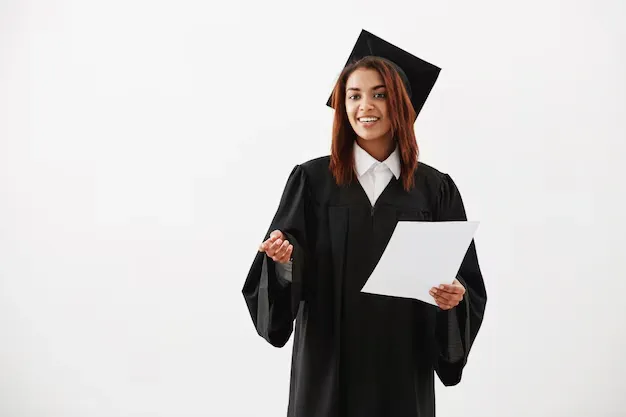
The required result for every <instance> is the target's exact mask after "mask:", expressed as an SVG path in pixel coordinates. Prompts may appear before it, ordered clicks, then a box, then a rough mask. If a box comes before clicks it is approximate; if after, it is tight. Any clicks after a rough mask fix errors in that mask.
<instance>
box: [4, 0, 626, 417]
mask: <svg viewBox="0 0 626 417" xmlns="http://www.w3.org/2000/svg"><path fill="white" fill-rule="evenodd" d="M625 16H626V5H625V3H624V2H623V1H622V0H574V1H571V0H569V1H565V0H561V1H557V0H530V1H523V2H522V1H497V0H479V1H472V2H469V1H462V0H456V1H453V0H448V1H411V2H408V1H404V0H390V1H385V2H375V1H371V0H363V1H358V2H356V1H342V2H339V1H327V2H322V1H317V2H312V3H308V4H305V3H302V2H291V1H290V2H288V1H283V2H278V1H269V2H259V1H249V2H245V3H244V2H242V1H236V0H230V1H223V2H205V1H199V0H198V1H106V2H105V1H99V2H98V1H78V0H75V1H61V0H58V1H43V0H41V1H10V0H4V1H2V2H0V416H2V417H148V416H150V417H166V416H167V417H195V416H211V417H221V416H224V417H226V416H241V417H244V416H245V417H248V416H256V415H259V416H280V415H285V413H286V405H287V396H288V385H289V367H290V361H291V346H292V342H291V341H290V342H289V343H288V345H287V346H286V347H285V348H283V349H276V348H273V347H271V346H270V345H269V344H268V343H266V342H265V341H264V340H263V339H261V338H260V337H259V336H257V334H256V333H255V329H254V327H253V325H252V321H251V320H250V317H249V316H248V312H247V308H246V306H245V303H244V300H243V297H242V295H241V288H242V286H243V282H244V280H245V277H246V274H247V272H248V269H249V267H250V264H251V262H252V259H253V257H254V255H255V252H256V250H257V246H258V244H259V243H260V240H261V239H262V238H263V236H264V234H265V232H266V231H267V227H268V226H269V222H270V220H271V217H272V216H273V214H274V211H275V209H276V207H277V204H278V200H279V198H280V195H281V193H282V190H283V187H284V185H285V181H286V179H287V176H288V174H289V172H290V170H291V169H292V168H293V166H294V165H295V164H297V163H301V162H304V161H306V160H308V159H311V158H315V157H317V156H321V155H325V154H328V152H329V149H330V131H331V126H332V110H331V109H329V108H327V107H326V106H325V103H326V100H327V98H328V96H329V94H330V91H331V88H332V85H333V83H334V82H335V80H336V77H337V75H338V74H339V72H340V70H341V68H342V66H343V65H344V63H345V60H346V59H347V56H348V54H349V52H350V50H351V48H352V46H353V43H354V41H355V40H356V38H357V36H358V34H359V32H360V30H361V29H366V30H369V31H371V32H372V33H374V34H376V35H378V36H380V37H383V38H385V39H387V40H388V41H390V42H392V43H395V44H397V45H398V46H400V47H402V48H404V49H407V50H409V51H411V52H413V53H415V54H416V55H418V56H420V57H421V58H423V59H426V60H427V61H429V62H432V63H434V64H435V65H438V66H440V67H441V68H442V72H441V75H440V78H439V81H438V83H437V84H436V86H435V88H434V89H433V91H432V93H431V96H430V98H429V100H428V101H427V103H426V106H425V107H424V110H423V111H422V113H421V114H420V117H419V119H418V121H417V123H416V124H415V130H416V134H417V137H418V142H419V146H420V149H421V157H420V159H421V160H422V161H423V162H426V163H428V164H430V165H433V166H435V167H436V168H438V169H439V170H441V171H443V172H446V173H448V174H450V175H451V176H452V178H453V179H454V180H455V181H456V183H457V185H458V186H459V188H460V190H461V193H462V196H463V198H464V202H465V204H466V208H467V212H468V216H469V218H470V219H471V220H478V221H480V222H481V225H480V227H479V229H478V232H477V235H476V242H477V247H478V254H479V260H480V263H481V267H482V270H483V273H484V278H485V282H486V286H487V290H488V294H489V302H488V306H487V312H486V317H485V321H484V325H483V328H482V330H481V332H480V333H479V335H478V339H477V341H476V344H475V345H474V349H473V351H472V354H471V356H470V360H469V363H468V365H467V368H466V370H465V373H464V377H463V380H462V382H461V384H460V385H458V386H456V387H451V388H444V387H443V386H442V385H441V384H440V383H439V382H438V383H437V387H436V389H437V410H438V416H440V417H446V416H447V417H452V416H461V415H462V416H464V417H472V416H480V417H526V416H534V417H543V416H546V417H558V416H567V417H576V416H581V417H583V416H584V417H587V416H594V417H604V416H606V417H608V416H611V417H618V416H626V397H625V396H624V393H625V392H626V382H624V373H625V372H626V359H625V358H624V354H623V346H624V343H625V341H626V340H625V339H626V324H625V323H624V318H625V317H626V307H625V303H624V295H625V292H626V285H625V282H626V280H625V278H626V274H625V272H624V267H625V266H626V264H625V262H624V260H623V258H622V256H623V255H624V252H625V249H626V243H625V240H624V235H625V232H626V220H625V217H624V213H625V212H626V202H625V201H624V198H625V197H626V195H625V194H626V193H625V189H626V187H625V186H624V180H625V179H626V164H625V163H624V154H625V153H626V145H625V141H626V26H625V25H624V24H623V20H624V17H625ZM381 383H384V381H381Z"/></svg>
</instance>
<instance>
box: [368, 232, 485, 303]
mask: <svg viewBox="0 0 626 417" xmlns="http://www.w3.org/2000/svg"><path fill="white" fill-rule="evenodd" d="M477 228H478V222H474V221H449V222H419V221H400V222H398V225H397V226H396V229H395V231H394V233H393V236H392V237H391V240H390V241H389V244H388V245H387V248H386V249H385V252H384V253H383V255H382V257H381V259H380V261H379V262H378V264H377V265H376V268H375V269H374V272H372V275H370V277H369V279H368V280H367V282H366V283H365V285H364V286H363V289H362V290H361V291H362V292H366V293H370V294H380V295H389V296H395V297H403V298H414V299H417V300H421V301H424V302H426V303H429V304H433V305H437V304H436V303H435V300H434V299H433V297H432V296H431V295H430V294H429V293H428V292H429V291H430V289H431V288H432V287H438V286H439V285H441V284H451V283H452V282H453V281H454V279H455V278H456V274H457V272H459V269H460V267H461V263H462V262H463V258H464V257H465V254H466V253H467V250H468V248H469V245H470V243H471V242H472V238H473V237H474V234H475V233H476V229H477Z"/></svg>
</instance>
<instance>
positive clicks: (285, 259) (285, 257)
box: [278, 245, 293, 264]
mask: <svg viewBox="0 0 626 417" xmlns="http://www.w3.org/2000/svg"><path fill="white" fill-rule="evenodd" d="M292 252H293V245H289V247H288V248H287V251H286V252H285V254H284V255H283V256H282V257H281V258H279V259H278V262H280V263H283V264H284V263H287V262H289V260H290V259H291V253H292Z"/></svg>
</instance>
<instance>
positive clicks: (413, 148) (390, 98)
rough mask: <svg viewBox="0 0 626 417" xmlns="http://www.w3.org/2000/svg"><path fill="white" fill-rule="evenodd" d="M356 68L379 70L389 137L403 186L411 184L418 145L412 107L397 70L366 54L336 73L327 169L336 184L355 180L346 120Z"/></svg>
mask: <svg viewBox="0 0 626 417" xmlns="http://www.w3.org/2000/svg"><path fill="white" fill-rule="evenodd" d="M358 68H368V69H374V70H376V71H378V73H379V74H380V76H381V77H382V79H383V82H384V84H385V86H386V87H387V111H388V114H389V118H390V119H391V132H392V136H393V137H394V139H395V140H396V141H397V143H398V147H399V151H400V165H401V167H402V170H401V171H402V172H401V177H400V179H401V180H402V185H403V187H404V189H405V190H407V191H408V190H409V189H410V188H411V187H412V186H413V173H414V171H415V169H416V168H417V157H418V153H419V150H418V146H417V141H416V139H415V132H414V131H413V123H414V122H415V119H416V114H415V110H414V109H413V106H412V104H411V100H410V98H409V96H408V94H407V91H406V89H405V87H404V84H403V83H402V78H400V75H399V74H398V72H397V71H396V70H395V69H394V68H393V66H392V65H390V64H389V63H388V62H387V61H386V60H384V59H380V58H377V57H373V56H368V57H365V58H362V59H360V60H359V61H357V62H354V63H352V64H350V65H348V66H346V67H345V68H344V70H343V71H342V72H341V74H340V75H339V79H338V80H337V83H336V84H335V88H334V90H333V93H332V99H331V100H332V106H333V107H334V109H335V118H334V121H333V134H332V145H331V156H330V170H331V172H332V173H333V176H334V177H335V181H336V182H337V184H338V185H343V184H346V183H350V182H351V181H352V180H353V179H355V174H354V157H353V152H352V147H353V146H354V141H355V140H356V133H355V132H354V130H353V129H352V126H351V125H350V122H349V121H348V115H347V113H346V104H345V99H346V83H347V81H348V78H349V77H350V74H352V72H354V71H355V70H356V69H358Z"/></svg>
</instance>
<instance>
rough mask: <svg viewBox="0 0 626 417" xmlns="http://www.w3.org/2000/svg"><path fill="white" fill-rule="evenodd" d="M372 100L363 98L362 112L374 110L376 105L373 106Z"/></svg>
mask: <svg viewBox="0 0 626 417" xmlns="http://www.w3.org/2000/svg"><path fill="white" fill-rule="evenodd" d="M370 100H371V99H370V98H369V97H363V98H362V99H361V103H360V109H361V110H362V111H367V110H370V109H372V108H374V105H373V104H372V102H371V101H370Z"/></svg>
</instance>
